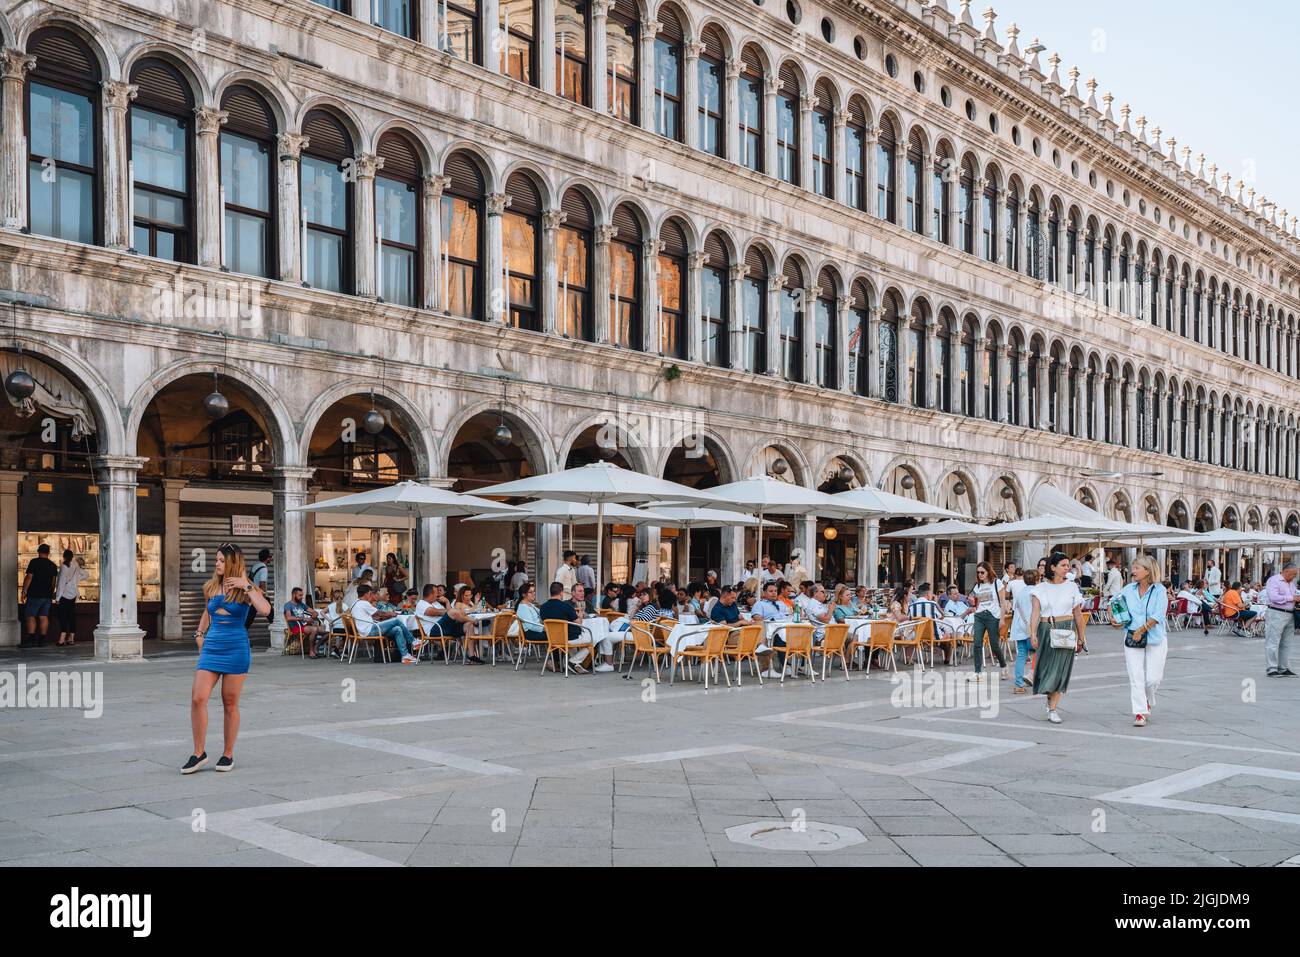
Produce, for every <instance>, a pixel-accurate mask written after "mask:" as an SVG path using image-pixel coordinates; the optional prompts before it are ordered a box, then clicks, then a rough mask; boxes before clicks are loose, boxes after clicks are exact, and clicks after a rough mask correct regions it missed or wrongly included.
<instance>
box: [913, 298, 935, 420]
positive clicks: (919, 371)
mask: <svg viewBox="0 0 1300 957" xmlns="http://www.w3.org/2000/svg"><path fill="white" fill-rule="evenodd" d="M907 331H908V336H909V342H908V350H907V395H908V398H909V399H910V400H911V402H912V405H914V406H916V408H918V409H925V408H928V407H929V404H928V403H927V402H926V401H925V379H926V376H928V375H929V374H930V362H929V352H930V350H929V348H928V346H929V341H928V332H929V331H928V330H927V329H926V312H925V307H924V306H922V305H921V304H920V303H917V304H916V305H914V306H913V307H912V316H911V320H910V321H909V322H908V324H907Z"/></svg>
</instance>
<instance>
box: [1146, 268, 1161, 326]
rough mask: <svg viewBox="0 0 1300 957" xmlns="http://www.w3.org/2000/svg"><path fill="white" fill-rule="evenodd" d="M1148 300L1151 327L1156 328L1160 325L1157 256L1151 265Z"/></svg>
mask: <svg viewBox="0 0 1300 957" xmlns="http://www.w3.org/2000/svg"><path fill="white" fill-rule="evenodd" d="M1148 298H1149V302H1148V303H1147V306H1148V307H1149V309H1150V313H1149V316H1150V319H1151V325H1153V326H1158V325H1159V324H1160V257H1159V256H1158V255H1157V257H1156V258H1155V259H1154V260H1153V261H1152V263H1151V295H1150V296H1149V297H1148Z"/></svg>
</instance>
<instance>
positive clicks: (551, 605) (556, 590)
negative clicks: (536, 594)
mask: <svg viewBox="0 0 1300 957" xmlns="http://www.w3.org/2000/svg"><path fill="white" fill-rule="evenodd" d="M573 587H574V588H575V589H580V588H582V586H581V585H574V586H573ZM537 613H538V615H539V616H540V617H541V620H542V621H543V622H545V621H549V620H559V621H567V622H570V625H569V644H573V643H574V642H576V641H586V640H587V638H586V634H587V633H586V632H584V631H583V630H582V628H580V627H579V626H578V625H576V624H572V622H576V621H578V620H579V619H578V610H577V608H575V607H574V602H573V601H572V600H570V601H565V600H564V585H563V583H562V582H551V597H550V598H548V599H547V600H546V601H544V602H542V607H541V608H539V609H537ZM556 654H557V656H558V652H557V653H556ZM586 658H587V649H586V648H580V649H579V650H578V651H576V652H575V653H574V654H573V656H572V657H570V658H569V667H571V668H572V669H573V670H574V671H576V672H577V673H578V674H580V675H585V674H586V673H587V669H586V668H584V667H582V663H583V661H585V660H586ZM557 663H558V662H557V661H556V660H555V659H554V658H553V659H552V660H551V661H550V662H549V663H548V664H547V666H546V667H547V670H548V671H551V670H554V669H555V666H556V664H557Z"/></svg>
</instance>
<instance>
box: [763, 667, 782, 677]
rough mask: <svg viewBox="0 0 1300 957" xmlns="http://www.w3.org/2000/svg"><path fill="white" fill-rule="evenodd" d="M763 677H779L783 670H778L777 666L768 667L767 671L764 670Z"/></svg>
mask: <svg viewBox="0 0 1300 957" xmlns="http://www.w3.org/2000/svg"><path fill="white" fill-rule="evenodd" d="M762 677H764V678H779V677H781V672H779V671H777V670H776V669H775V668H768V669H767V670H766V671H764V672H763V674H762Z"/></svg>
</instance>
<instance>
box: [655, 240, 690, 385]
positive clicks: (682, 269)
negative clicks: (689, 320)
mask: <svg viewBox="0 0 1300 957" xmlns="http://www.w3.org/2000/svg"><path fill="white" fill-rule="evenodd" d="M659 241H660V242H661V243H663V248H662V249H661V250H660V251H659V263H658V266H659V281H658V292H659V354H660V355H662V356H668V357H670V358H673V359H685V358H686V356H687V351H686V344H687V328H686V233H685V232H684V231H683V230H682V228H681V226H679V225H678V224H677V222H676V221H674V220H671V219H670V220H668V222H666V223H664V226H663V229H661V230H660V231H659Z"/></svg>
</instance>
